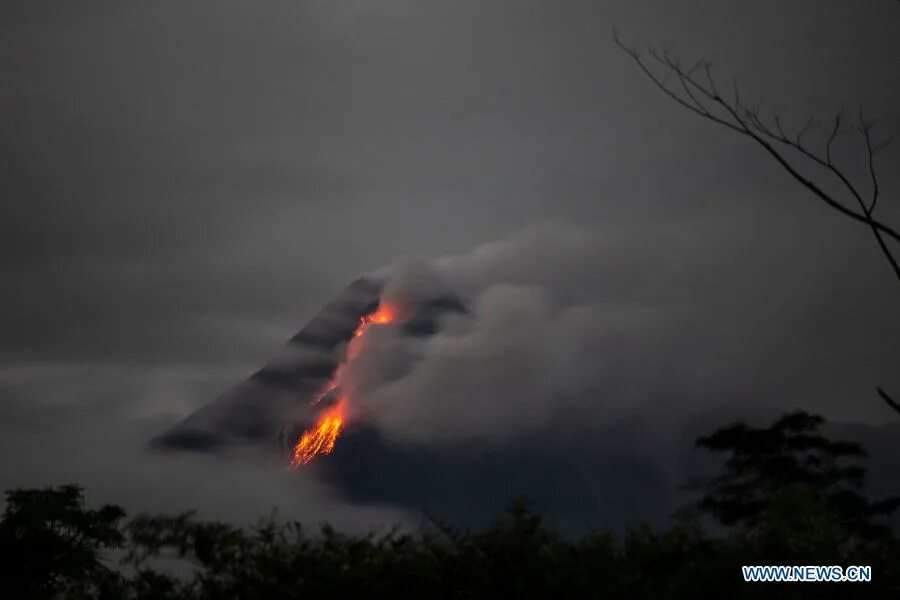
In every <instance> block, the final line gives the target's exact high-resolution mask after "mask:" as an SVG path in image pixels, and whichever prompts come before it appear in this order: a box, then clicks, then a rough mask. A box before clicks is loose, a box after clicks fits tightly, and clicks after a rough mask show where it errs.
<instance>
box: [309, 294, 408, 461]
mask: <svg viewBox="0 0 900 600" xmlns="http://www.w3.org/2000/svg"><path fill="white" fill-rule="evenodd" d="M394 319H395V314H394V311H393V310H391V308H390V307H388V306H384V305H382V306H379V307H378V310H376V311H375V312H373V313H371V314H368V315H364V316H363V317H361V318H360V319H359V325H357V326H356V330H355V331H354V332H353V337H354V338H358V337H360V336H362V335H363V334H364V333H365V332H366V330H367V329H369V327H371V326H372V325H386V324H388V323H390V322H392V321H393V320H394ZM359 350H360V342H355V343H351V345H350V347H349V348H348V349H347V357H346V358H345V360H344V362H345V363H350V362H353V360H355V359H356V357H357V356H358V355H359ZM337 389H338V382H337V380H336V379H331V381H329V382H328V383H327V384H325V386H324V387H323V388H322V390H320V391H319V393H317V394H316V395H315V396H314V397H313V399H312V402H311V404H313V405H314V406H315V405H316V404H318V403H319V402H320V401H321V400H322V399H323V398H325V397H326V396H327V395H329V394H331V393H332V392H334V391H335V390H337ZM348 401H349V399H348V397H347V396H346V395H342V396H341V397H340V398H339V399H338V401H337V403H336V404H334V405H333V406H332V407H331V408H328V409H326V410H325V411H324V412H322V414H321V415H319V418H318V419H317V420H316V424H315V425H314V426H313V427H312V428H311V429H308V430H306V431H305V432H303V435H302V436H300V441H299V442H297V445H296V446H294V452H293V456H292V457H291V468H292V469H299V468H300V467H302V466H304V465H307V464H309V463H310V462H311V461H312V460H313V459H314V458H316V457H317V456H319V455H323V454H330V453H331V451H332V450H334V443H335V441H337V438H338V436H339V435H340V434H341V430H342V429H343V427H344V421H345V411H346V408H347V402H348Z"/></svg>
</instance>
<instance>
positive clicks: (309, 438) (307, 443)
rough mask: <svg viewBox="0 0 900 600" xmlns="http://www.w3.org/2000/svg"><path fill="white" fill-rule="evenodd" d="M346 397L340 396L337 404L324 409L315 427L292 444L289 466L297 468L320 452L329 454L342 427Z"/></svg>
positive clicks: (307, 462)
mask: <svg viewBox="0 0 900 600" xmlns="http://www.w3.org/2000/svg"><path fill="white" fill-rule="evenodd" d="M346 401H347V399H346V398H341V399H339V400H338V401H337V404H335V405H334V406H332V407H331V408H329V409H328V410H326V411H325V412H323V413H322V415H321V416H320V417H319V420H318V421H316V425H315V427H313V428H312V429H310V430H308V431H306V432H304V433H303V435H302V436H301V437H300V441H299V442H297V445H296V446H294V455H293V457H292V458H291V468H293V469H299V468H300V467H302V466H303V465H306V464H309V462H310V461H311V460H312V459H314V458H315V457H316V456H318V455H320V454H330V453H331V451H332V450H334V442H335V440H337V438H338V436H339V435H340V433H341V429H343V427H344V408H345V404H346Z"/></svg>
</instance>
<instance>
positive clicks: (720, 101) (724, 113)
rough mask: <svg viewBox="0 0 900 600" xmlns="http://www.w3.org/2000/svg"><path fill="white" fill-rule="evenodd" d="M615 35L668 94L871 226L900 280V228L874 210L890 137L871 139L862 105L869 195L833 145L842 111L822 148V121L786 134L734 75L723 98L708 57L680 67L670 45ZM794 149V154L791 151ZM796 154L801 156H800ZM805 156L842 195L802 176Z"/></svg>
mask: <svg viewBox="0 0 900 600" xmlns="http://www.w3.org/2000/svg"><path fill="white" fill-rule="evenodd" d="M613 37H614V39H615V42H616V44H617V45H618V46H619V47H620V48H621V49H622V50H624V51H625V52H626V53H627V54H628V55H629V56H630V57H631V58H632V59H634V61H635V63H637V65H638V67H639V68H640V69H641V71H643V72H644V74H645V75H647V77H648V78H649V79H650V80H651V81H652V82H653V83H654V84H655V85H656V86H657V87H658V88H659V89H660V90H661V91H662V92H663V93H664V94H666V96H668V97H669V98H671V99H672V100H674V101H675V102H677V103H678V104H679V105H681V106H682V107H684V108H686V109H687V110H689V111H691V112H692V113H694V114H697V115H699V116H701V117H703V118H704V119H707V120H709V121H712V122H713V123H716V124H718V125H721V126H723V127H725V128H726V129H730V130H731V131H734V132H736V133H739V134H741V135H743V136H746V137H748V138H750V139H752V140H753V141H754V142H756V144H758V145H759V146H761V147H762V148H763V149H764V150H765V151H766V152H767V153H768V154H769V155H770V156H771V157H772V158H774V159H775V161H776V162H777V163H778V164H779V165H781V166H782V167H783V168H784V169H785V170H786V171H787V172H788V173H789V174H790V175H791V177H793V178H794V179H795V180H796V181H798V182H799V183H800V184H801V185H803V187H805V188H806V189H808V190H809V191H811V192H812V193H813V194H814V195H815V196H816V197H818V198H819V199H820V200H822V201H823V202H824V203H825V204H826V205H828V206H829V207H831V208H832V209H834V210H836V211H838V212H839V213H841V214H843V215H845V216H847V217H849V218H850V219H852V220H854V221H857V222H858V223H861V224H863V225H865V226H867V227H868V228H869V229H870V230H871V231H872V235H873V236H874V237H875V240H876V242H877V244H878V247H879V249H880V251H881V253H882V254H883V255H884V257H885V259H886V260H887V261H888V263H889V265H890V267H891V269H892V271H893V273H894V276H895V277H896V278H897V281H898V282H900V264H898V258H897V256H896V252H897V249H896V245H897V244H898V243H900V233H898V231H897V229H896V228H894V227H892V226H891V225H889V224H887V223H885V222H884V221H882V220H880V219H879V218H877V217H876V216H875V214H874V213H875V209H876V208H877V206H878V200H879V193H880V189H879V185H878V177H877V174H876V170H875V161H874V158H875V155H876V154H877V153H878V151H879V150H881V149H883V148H884V147H885V146H886V145H887V144H889V143H890V141H891V140H890V139H888V140H884V141H882V142H876V141H875V140H874V139H873V136H872V131H873V128H874V127H875V121H873V120H870V119H868V118H866V116H865V115H864V114H863V112H862V110H860V111H859V115H858V120H857V122H856V124H855V127H854V128H853V129H855V131H856V132H857V133H859V134H860V135H861V136H862V138H863V140H864V142H865V152H866V164H867V167H868V173H869V178H870V180H871V191H870V193H868V194H866V193H865V192H864V191H862V190H861V188H860V187H859V185H858V184H855V183H853V182H852V181H851V179H850V177H848V176H847V175H846V174H845V172H844V171H843V170H841V168H840V167H838V166H837V165H836V164H835V161H834V158H833V154H832V149H833V147H834V144H835V141H836V140H837V138H838V137H840V136H842V135H844V134H846V133H848V132H850V131H852V130H853V129H849V128H847V127H845V123H844V120H845V117H844V113H843V111H841V112H840V113H838V114H837V115H836V116H835V118H834V120H833V122H832V124H831V127H830V133H829V135H828V138H827V140H826V142H825V144H824V147H822V148H821V149H819V150H817V149H816V148H815V146H814V145H813V144H811V143H810V142H808V141H807V136H808V135H809V134H810V132H812V131H813V130H815V129H817V128H818V127H819V126H820V124H819V123H818V122H817V121H816V120H814V119H810V120H808V121H807V122H806V123H805V124H804V125H803V127H801V128H800V129H799V130H798V131H797V132H796V133H795V134H793V135H792V134H790V133H788V130H787V128H786V127H785V126H784V125H783V122H782V119H781V117H780V116H779V115H778V114H772V115H771V117H770V118H766V117H764V116H763V114H762V112H761V109H760V107H756V108H750V107H748V106H747V105H746V104H744V102H743V101H742V99H741V94H740V90H739V88H738V85H737V82H736V81H735V80H732V92H731V97H730V98H727V97H725V96H724V95H723V94H722V93H721V92H720V91H719V89H718V86H717V84H716V78H715V77H714V76H713V72H712V65H711V64H710V63H709V61H706V60H701V61H698V62H697V63H696V64H694V66H692V67H691V68H685V67H684V66H682V63H681V60H680V58H679V57H678V56H677V55H676V54H673V53H672V52H671V51H670V50H665V51H659V50H657V49H655V48H653V47H648V48H647V49H646V54H644V53H642V52H641V51H640V50H638V49H637V48H636V47H635V46H628V45H626V44H624V43H623V42H622V40H621V38H620V37H619V33H618V31H615V30H614V31H613ZM660 73H662V75H660ZM671 82H673V83H671ZM786 151H787V152H786ZM791 151H793V153H790V152H791ZM798 156H799V157H800V160H797V157H798ZM804 161H805V165H806V166H812V165H815V166H817V167H820V168H822V169H824V170H825V171H826V172H827V173H828V174H829V175H830V176H831V177H832V178H833V179H834V180H835V181H836V182H837V183H838V184H839V185H840V187H841V189H843V190H844V194H843V196H844V197H841V195H839V194H835V193H831V192H829V191H826V189H825V188H824V186H822V185H820V184H819V183H817V182H816V181H814V180H813V179H811V178H810V177H808V176H806V175H804V174H803V173H802V170H803V169H804ZM892 246H893V247H892Z"/></svg>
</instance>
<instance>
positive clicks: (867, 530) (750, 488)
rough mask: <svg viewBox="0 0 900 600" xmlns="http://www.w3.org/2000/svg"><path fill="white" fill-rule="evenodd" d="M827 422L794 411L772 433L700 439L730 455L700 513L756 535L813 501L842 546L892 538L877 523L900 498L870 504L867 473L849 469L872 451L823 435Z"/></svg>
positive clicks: (744, 430)
mask: <svg viewBox="0 0 900 600" xmlns="http://www.w3.org/2000/svg"><path fill="white" fill-rule="evenodd" d="M823 422H824V419H823V418H822V417H820V416H817V415H810V414H808V413H805V412H794V413H790V414H786V415H784V416H783V417H781V418H780V419H778V420H777V421H775V422H774V423H772V424H771V425H769V426H768V427H759V428H757V427H751V426H748V425H747V424H745V423H737V424H734V425H731V426H728V427H725V428H723V429H719V430H718V431H716V432H715V433H713V434H711V435H708V436H705V437H701V438H699V439H698V440H697V445H698V446H699V447H701V448H705V449H707V450H710V451H712V452H721V453H726V454H728V459H727V460H726V462H725V465H724V467H723V470H722V473H721V474H719V475H718V476H717V477H715V478H714V479H712V480H710V481H709V482H707V484H706V485H705V493H704V495H703V497H702V498H701V499H700V501H699V505H698V506H699V508H700V510H701V511H703V512H706V513H708V514H710V515H712V516H713V517H715V518H716V519H717V520H718V521H719V522H721V523H722V524H723V525H726V526H739V527H741V528H743V529H745V530H747V531H755V530H759V529H760V528H764V527H766V526H767V525H770V524H771V523H770V522H767V518H769V517H771V516H772V509H773V507H776V506H777V507H779V508H785V507H787V506H788V505H789V504H790V502H792V501H797V500H801V499H806V500H808V501H810V503H811V504H810V505H809V506H813V505H815V508H817V509H819V508H820V509H821V510H822V511H825V512H826V513H827V516H828V517H830V518H832V522H833V523H834V525H835V526H836V527H837V528H838V530H839V531H836V535H837V536H838V541H840V542H842V543H843V542H847V541H849V540H851V539H852V540H859V539H874V538H878V537H881V536H885V535H887V534H889V532H890V530H889V528H888V527H887V526H886V525H885V524H884V523H883V522H880V521H879V520H878V519H879V518H881V517H884V516H887V515H890V514H891V513H893V512H894V511H896V510H897V508H898V507H900V498H888V499H886V500H883V501H880V502H874V503H873V502H869V501H868V500H867V499H866V498H865V497H864V496H863V495H862V490H863V487H864V483H865V475H866V469H865V468H864V467H862V466H860V465H858V464H847V460H848V459H849V460H852V459H860V458H862V457H864V456H865V451H864V450H863V448H862V447H861V446H860V445H859V444H856V443H854V442H846V441H832V440H829V439H827V438H825V437H824V436H822V435H821V434H820V433H819V428H820V427H821V425H822V424H823ZM786 503H787V504H786ZM780 516H784V515H783V514H782V515H780ZM800 516H801V517H803V516H804V515H800Z"/></svg>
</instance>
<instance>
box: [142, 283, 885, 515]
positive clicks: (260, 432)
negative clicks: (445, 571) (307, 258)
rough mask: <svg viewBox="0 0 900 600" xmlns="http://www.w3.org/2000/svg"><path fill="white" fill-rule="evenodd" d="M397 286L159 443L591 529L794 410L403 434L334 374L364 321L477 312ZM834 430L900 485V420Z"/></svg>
mask: <svg viewBox="0 0 900 600" xmlns="http://www.w3.org/2000/svg"><path fill="white" fill-rule="evenodd" d="M386 283H387V282H386V281H384V280H381V279H375V278H361V279H358V280H356V281H354V282H353V283H352V284H351V285H350V286H348V287H347V288H346V289H345V290H344V291H343V292H342V293H341V294H339V295H338V296H337V298H336V299H335V300H334V301H332V302H331V303H329V304H328V305H327V306H325V307H324V308H323V309H322V310H321V312H319V314H318V315H317V316H316V317H315V318H314V319H312V320H311V321H310V322H309V323H308V324H307V325H306V326H305V327H304V328H303V329H302V330H300V332H299V333H297V334H296V335H295V336H294V337H292V338H291V339H290V340H289V341H288V342H287V344H286V345H285V347H284V349H283V351H282V352H281V353H280V355H279V356H278V357H276V358H275V359H273V360H271V361H269V362H268V363H267V364H266V365H264V366H263V367H262V368H261V369H260V370H258V371H256V372H255V373H253V374H252V375H251V376H250V377H248V378H247V379H246V380H244V381H242V382H240V383H238V384H237V385H236V386H235V387H233V388H232V389H230V390H228V391H227V392H225V393H224V394H223V395H221V396H220V397H219V398H217V399H215V400H214V401H213V402H211V403H210V404H208V405H206V406H204V407H203V408H201V409H200V410H198V411H197V412H195V413H193V414H191V415H190V416H188V417H187V418H186V419H184V420H183V421H182V422H180V423H178V424H177V425H176V426H174V427H173V428H171V429H170V430H168V431H165V432H164V433H162V434H161V435H159V436H158V437H157V438H155V439H154V440H153V441H152V445H153V446H154V447H155V448H157V449H163V450H168V451H193V452H217V451H220V450H224V449H227V448H229V447H235V446H253V447H258V448H261V449H263V450H264V451H266V450H267V451H269V452H272V453H276V454H277V455H279V456H280V457H281V458H282V459H283V462H284V464H285V467H286V468H287V467H288V466H289V465H292V466H298V465H300V466H302V467H303V468H306V465H307V464H309V463H310V462H311V461H312V460H313V459H315V462H314V463H313V464H310V468H313V469H315V471H316V474H317V476H319V477H320V478H321V479H322V480H324V481H325V482H327V483H329V484H330V485H331V486H332V487H333V488H334V489H335V490H337V491H338V492H339V493H340V494H341V495H342V496H343V497H344V498H345V499H346V500H348V501H350V502H357V503H362V504H371V503H377V504H384V505H393V506H397V507H401V508H406V509H409V510H413V511H424V512H427V513H429V514H432V515H436V516H438V517H439V518H441V519H442V520H443V521H445V522H448V523H452V524H454V525H456V526H463V527H466V526H473V527H477V526H480V525H483V524H484V523H486V522H488V521H490V520H491V519H493V518H495V517H496V516H497V515H498V514H499V513H500V512H501V511H502V509H503V507H504V506H505V505H506V504H508V502H509V501H510V500H512V499H514V498H516V497H524V498H527V499H528V500H530V501H531V502H532V504H533V505H534V506H535V507H536V508H537V509H538V510H540V511H541V512H542V514H544V515H545V516H547V517H548V518H549V519H550V520H551V521H552V522H553V523H554V524H555V525H557V526H558V527H560V529H562V530H564V531H568V532H572V533H577V532H580V531H584V530H585V529H586V528H588V527H593V528H601V529H612V530H621V529H622V527H623V526H625V525H626V524H629V523H631V524H633V523H638V522H642V521H644V522H650V523H651V524H662V523H663V522H665V520H666V519H667V518H668V516H669V515H670V514H671V512H672V510H673V509H674V508H675V507H676V506H679V505H681V504H683V503H684V502H685V500H686V499H687V493H686V492H685V491H684V489H683V484H684V483H685V482H686V481H690V480H693V479H696V478H697V477H698V476H705V475H708V474H710V473H713V472H715V471H716V470H717V468H718V465H717V463H716V460H713V459H711V458H710V457H708V456H705V455H701V454H699V453H698V452H697V451H696V450H694V449H693V447H692V446H693V441H694V439H696V437H697V436H699V435H702V434H707V433H709V432H710V431H712V430H713V429H715V428H716V427H718V426H721V425H724V424H727V423H729V422H733V421H735V420H737V419H746V420H750V421H751V422H758V423H761V422H765V421H770V420H771V419H773V418H775V417H776V416H778V414H780V412H779V411H775V410H773V409H771V408H768V409H761V408H760V407H759V406H756V407H753V406H749V407H748V405H745V404H742V405H740V406H734V405H730V406H721V405H719V406H717V407H716V408H710V409H709V411H708V412H707V413H705V414H703V415H700V416H697V415H694V416H693V417H690V418H687V417H685V418H681V419H678V420H677V421H676V420H673V418H672V415H669V416H666V415H653V414H646V415H638V416H637V417H630V418H628V419H627V420H618V421H614V422H609V423H603V424H590V423H575V424H573V423H571V422H566V421H561V422H556V423H553V422H551V423H547V424H546V425H545V426H544V427H543V428H542V429H540V430H538V431H534V432H532V433H530V434H527V435H519V436H518V437H514V438H512V439H510V440H508V441H507V442H505V443H504V444H502V445H488V444H479V443H475V442H466V443H462V442H461V443H459V444H452V445H448V444H435V445H429V444H424V443H413V442H401V441H397V440H392V439H389V438H387V437H385V436H384V435H383V433H382V432H380V431H379V430H378V429H377V428H375V427H373V426H371V425H369V424H365V423H344V422H343V413H342V408H341V402H342V401H344V400H346V399H345V398H342V397H341V394H340V390H337V389H335V384H334V382H335V376H336V372H337V370H338V368H339V366H340V365H341V363H342V362H344V361H346V360H348V358H352V357H350V356H349V355H350V354H352V352H350V351H349V349H350V347H351V346H350V342H351V341H352V340H353V339H354V336H357V335H360V332H361V326H362V325H366V324H373V323H374V324H375V325H378V324H381V323H388V322H391V326H394V327H398V328H399V331H400V332H401V333H402V335H407V336H414V337H420V338H421V337H427V336H431V335H433V334H435V333H436V332H437V331H438V330H439V328H440V326H441V320H442V317H444V316H446V315H449V314H453V313H456V314H460V313H466V312H467V309H466V307H465V306H464V304H463V302H461V301H460V299H459V298H458V297H456V296H455V295H454V294H453V293H451V292H447V291H442V292H440V293H437V294H436V295H432V296H430V297H424V298H417V299H416V301H415V302H410V303H408V305H406V306H404V311H403V312H404V314H403V318H402V319H399V320H397V322H396V323H395V322H393V316H391V317H387V316H384V315H383V313H382V315H381V316H379V312H378V311H379V307H380V305H381V295H382V292H383V291H384V288H385V285H386ZM382 308H384V307H382ZM351 401H352V399H351ZM479 401H481V399H478V398H463V399H460V402H461V403H469V405H472V404H473V403H475V404H477V402H479ZM673 402H676V403H677V399H673ZM461 406H462V404H461ZM711 406H712V405H711ZM785 410H788V408H785ZM345 425H346V427H345ZM830 427H831V428H832V433H833V434H834V435H835V437H838V438H843V439H850V440H855V441H859V442H861V443H863V445H864V446H866V447H871V448H872V449H873V450H876V452H873V453H872V459H873V460H872V461H870V463H869V464H870V482H871V484H872V485H871V488H872V489H873V491H875V492H876V495H879V496H881V495H888V494H891V493H896V489H895V486H893V482H894V481H895V474H896V472H897V471H898V470H900V443H898V440H900V427H897V426H882V427H870V426H865V425H841V424H831V425H830ZM338 433H339V434H340V437H339V438H337V434H338ZM304 435H306V436H308V437H307V442H306V446H304V447H301V446H302V445H303V444H302V441H303V436H304ZM298 448H300V450H299V451H298ZM304 448H305V449H304ZM309 448H312V450H313V451H309Z"/></svg>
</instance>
